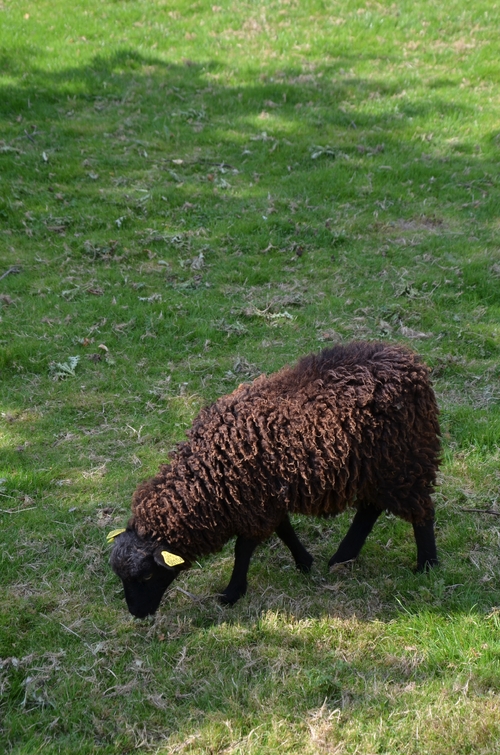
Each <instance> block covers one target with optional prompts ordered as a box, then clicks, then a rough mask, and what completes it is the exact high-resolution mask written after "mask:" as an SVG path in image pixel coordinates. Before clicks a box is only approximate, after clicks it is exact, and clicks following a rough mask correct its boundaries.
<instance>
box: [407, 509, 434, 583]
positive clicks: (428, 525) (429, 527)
mask: <svg viewBox="0 0 500 755" xmlns="http://www.w3.org/2000/svg"><path fill="white" fill-rule="evenodd" d="M413 532H414V534H415V542H416V543H417V572H423V571H428V570H429V569H430V568H431V567H432V566H436V565H437V564H438V563H439V561H438V557H437V551H436V540H435V538H434V518H431V519H428V520H427V521H426V522H424V524H414V525H413Z"/></svg>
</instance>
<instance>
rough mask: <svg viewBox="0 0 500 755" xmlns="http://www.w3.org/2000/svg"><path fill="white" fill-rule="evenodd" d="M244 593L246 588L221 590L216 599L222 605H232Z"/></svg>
mask: <svg viewBox="0 0 500 755" xmlns="http://www.w3.org/2000/svg"><path fill="white" fill-rule="evenodd" d="M245 593H246V589H245V590H243V591H241V590H235V591H234V592H233V591H230V592H228V591H227V590H225V591H224V592H221V593H220V594H219V595H218V601H219V603H220V604H221V605H223V606H234V604H235V603H236V602H237V601H238V600H239V599H240V598H242V597H243V596H244V595H245Z"/></svg>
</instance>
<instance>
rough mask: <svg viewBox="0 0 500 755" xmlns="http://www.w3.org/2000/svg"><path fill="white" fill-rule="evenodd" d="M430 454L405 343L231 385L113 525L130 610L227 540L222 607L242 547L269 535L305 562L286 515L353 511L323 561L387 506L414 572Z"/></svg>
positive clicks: (427, 407) (428, 395) (143, 609)
mask: <svg viewBox="0 0 500 755" xmlns="http://www.w3.org/2000/svg"><path fill="white" fill-rule="evenodd" d="M439 453H440V443H439V424H438V408H437V405H436V400H435V396H434V392H433V390H432V388H431V386H430V383H429V378H428V370H427V368H426V367H425V365H424V364H423V363H422V362H421V360H420V358H419V357H418V356H417V355H416V354H414V353H413V352H411V351H410V350H409V349H407V348H405V347H402V346H399V345H392V344H383V343H363V342H360V343H351V344H349V345H346V346H336V347H334V348H331V349H326V350H325V351H322V352H321V353H319V354H313V355H310V356H307V357H305V358H303V359H302V360H301V361H299V363H298V364H297V365H296V366H295V367H292V368H290V367H285V368H283V369H282V370H280V371H279V372H277V373H275V374H273V375H271V376H269V377H266V376H265V375H261V376H260V377H259V378H257V379H256V380H254V381H253V382H252V383H250V384H243V385H240V386H239V387H238V388H237V389H236V390H235V391H234V392H233V393H231V394H229V395H227V396H223V397H222V398H219V399H218V400H217V401H216V402H215V403H214V404H212V405H211V406H209V407H207V408H204V409H202V410H201V411H200V413H199V415H198V416H197V417H196V419H195V420H194V422H193V426H192V428H191V429H190V430H189V432H188V440H187V441H186V442H183V443H180V444H179V445H178V447H177V450H176V451H175V453H174V454H173V457H172V459H171V461H170V463H169V464H167V465H164V466H162V467H161V469H160V472H159V473H158V474H157V476H156V477H154V478H153V479H151V480H149V481H147V482H144V483H143V484H142V485H140V486H139V487H138V488H137V490H136V491H135V494H134V497H133V503H132V512H133V516H132V518H131V519H130V521H129V524H128V526H127V529H126V530H124V531H118V532H114V533H111V536H110V539H113V540H114V541H115V542H114V548H113V551H112V554H111V566H112V568H113V570H114V571H115V573H116V574H117V575H118V576H119V577H120V578H121V579H122V581H123V585H124V588H125V597H126V600H127V604H128V607H129V610H130V612H131V613H132V614H134V615H135V616H138V617H144V616H146V615H148V614H152V613H154V612H155V611H156V609H157V608H158V605H159V603H160V601H161V598H162V596H163V594H164V592H165V590H166V588H167V587H168V585H169V584H170V583H171V582H172V580H173V579H174V578H175V577H176V576H177V574H178V573H179V572H180V571H181V570H183V569H187V568H189V566H190V565H191V564H192V562H193V561H195V560H196V559H198V558H199V557H200V556H204V555H206V554H208V553H214V552H216V551H218V550H220V549H221V548H222V546H223V545H224V543H226V542H227V541H228V540H229V539H230V538H232V537H234V536H236V545H235V562H234V569H233V573H232V576H231V579H230V581H229V584H228V586H227V587H226V589H225V590H224V592H223V593H222V595H221V600H222V602H224V603H228V604H233V603H235V602H236V601H237V600H238V598H240V597H241V596H242V595H244V594H245V592H246V589H247V572H248V566H249V563H250V559H251V556H252V553H253V551H254V550H255V548H256V546H257V545H258V544H259V543H261V542H262V541H264V540H266V539H267V538H268V537H270V536H271V535H272V533H273V532H276V534H277V535H278V537H280V538H281V540H282V541H283V542H284V543H285V545H287V546H288V548H289V549H290V551H291V552H292V555H293V557H294V559H295V563H296V565H297V567H298V568H299V569H301V570H302V571H309V570H310V568H311V564H312V560H313V559H312V556H311V555H310V553H308V551H307V550H306V549H305V547H304V546H303V545H302V543H301V542H300V540H299V539H298V537H297V535H296V533H295V531H294V529H293V527H292V525H291V522H290V519H289V514H290V513H300V514H311V515H314V516H323V517H328V516H335V515H336V514H339V513H340V512H342V511H344V510H345V509H346V508H347V507H348V506H353V507H355V508H356V509H357V511H356V514H355V516H354V519H353V522H352V524H351V527H350V529H349V531H348V532H347V535H346V536H345V538H344V539H343V540H342V542H341V543H340V545H339V547H338V549H337V551H336V553H335V554H334V555H333V556H332V558H331V559H330V561H329V565H330V566H333V565H334V564H337V563H344V562H346V561H350V560H352V559H354V558H356V556H357V555H358V553H359V551H360V550H361V548H362V546H363V543H364V542H365V540H366V537H367V535H368V534H369V533H370V531H371V529H372V527H373V525H374V524H375V522H376V520H377V518H378V517H379V515H380V514H381V513H382V512H383V511H389V512H391V513H393V514H395V515H396V516H399V517H401V518H403V519H406V520H407V521H408V522H410V523H411V524H412V525H413V531H414V535H415V540H416V545H417V569H418V570H424V569H426V568H428V567H430V566H433V565H434V564H436V563H437V554H436V546H435V540H434V505H433V502H432V499H431V492H432V490H433V486H434V484H435V480H436V471H437V467H438V463H439Z"/></svg>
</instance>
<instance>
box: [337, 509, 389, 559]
mask: <svg viewBox="0 0 500 755" xmlns="http://www.w3.org/2000/svg"><path fill="white" fill-rule="evenodd" d="M381 513H382V512H381V511H380V510H379V509H375V508H373V507H371V506H370V507H360V508H359V509H358V510H357V512H356V516H355V517H354V519H353V520H352V524H351V526H350V527H349V530H348V532H347V535H346V536H345V537H344V539H343V540H342V542H341V543H340V545H339V547H338V549H337V552H336V553H334V554H333V556H332V557H331V559H330V561H329V562H328V566H333V565H334V564H343V563H345V562H346V561H352V560H353V559H354V558H356V556H357V555H358V553H359V552H360V550H361V548H362V547H363V545H364V542H365V540H366V538H367V537H368V535H369V534H370V532H371V531H372V528H373V525H374V524H375V522H376V521H377V519H378V518H379V516H380V514H381Z"/></svg>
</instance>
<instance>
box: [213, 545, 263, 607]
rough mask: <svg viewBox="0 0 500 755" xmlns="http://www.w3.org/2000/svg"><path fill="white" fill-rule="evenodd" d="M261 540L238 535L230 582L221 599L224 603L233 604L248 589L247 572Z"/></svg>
mask: <svg viewBox="0 0 500 755" xmlns="http://www.w3.org/2000/svg"><path fill="white" fill-rule="evenodd" d="M259 543H260V540H253V539H252V538H249V537H243V536H242V535H238V537H237V538H236V544H235V546H234V566H233V573H232V574H231V579H230V580H229V584H228V586H227V587H226V589H225V590H224V592H223V593H221V595H220V597H219V600H220V602H221V603H222V604H223V605H229V606H233V605H234V604H235V603H236V601H237V600H238V599H239V598H241V597H243V595H244V594H245V593H246V591H247V574H248V567H249V565H250V559H251V558H252V554H253V552H254V550H255V549H256V547H257V546H258V545H259Z"/></svg>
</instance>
